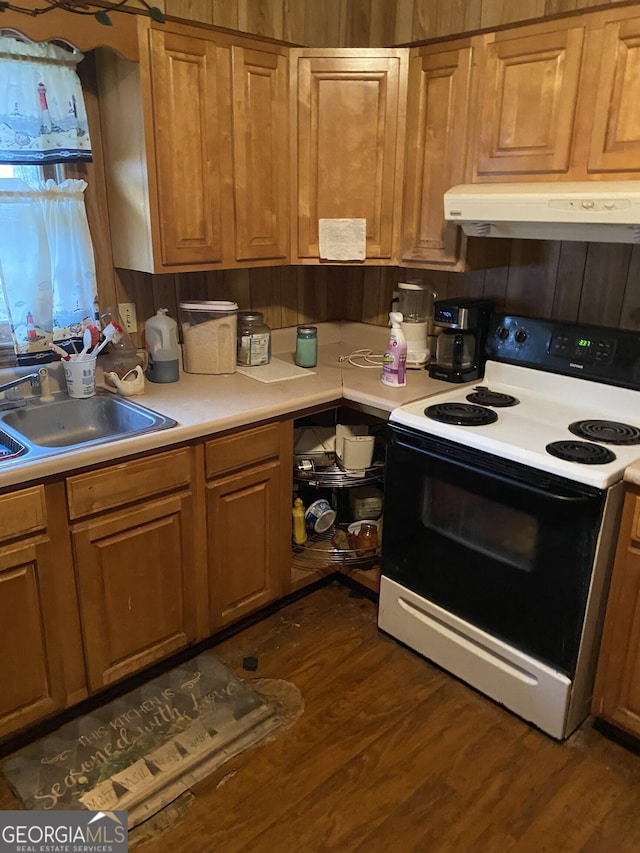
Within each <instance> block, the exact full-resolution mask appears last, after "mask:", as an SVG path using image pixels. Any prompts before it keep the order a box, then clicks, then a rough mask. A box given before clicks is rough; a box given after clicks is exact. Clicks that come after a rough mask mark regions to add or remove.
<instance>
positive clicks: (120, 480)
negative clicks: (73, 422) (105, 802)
mask: <svg viewBox="0 0 640 853" xmlns="http://www.w3.org/2000/svg"><path fill="white" fill-rule="evenodd" d="M194 453H195V451H194V449H193V448H182V449H178V450H172V451H170V452H168V453H161V454H156V455H154V456H151V457H146V458H144V459H141V460H137V461H133V462H128V463H124V464H122V465H114V466H110V467H109V468H106V469H103V470H101V471H98V472H91V473H88V474H81V475H79V476H77V477H71V478H69V480H68V499H69V512H70V516H71V518H72V524H71V537H72V543H73V553H74V561H75V570H76V580H77V585H78V595H79V600H80V617H81V622H82V631H83V638H84V647H85V655H86V665H87V676H88V681H89V687H90V689H91V690H99V689H100V688H102V687H104V686H106V685H108V684H110V683H111V682H114V681H117V680H119V679H121V678H124V677H125V676H128V675H131V674H132V673H134V672H136V671H138V670H141V669H143V668H144V667H146V666H149V665H150V664H152V663H154V662H155V661H158V660H161V659H163V658H167V657H169V656H170V655H171V654H173V653H174V652H177V651H179V650H180V649H183V648H185V647H186V646H188V645H189V644H190V643H192V642H194V641H195V640H196V639H199V638H200V636H202V635H203V634H204V633H205V632H206V629H203V628H202V626H201V625H200V624H199V614H200V613H201V612H202V611H201V608H200V605H199V602H200V601H201V599H202V596H203V588H202V586H201V582H204V560H203V558H202V555H199V554H198V550H197V542H198V539H197V537H196V535H195V528H196V525H195V523H194V498H193V490H192V480H193V479H194V472H193V464H194V463H193V455H194ZM105 503H106V504H107V506H104V504H105ZM87 513H89V517H82V518H78V520H75V516H77V515H78V514H83V515H84V516H86V514H87Z"/></svg>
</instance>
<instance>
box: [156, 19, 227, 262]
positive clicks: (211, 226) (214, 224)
mask: <svg viewBox="0 0 640 853" xmlns="http://www.w3.org/2000/svg"><path fill="white" fill-rule="evenodd" d="M149 39H150V51H151V54H150V59H151V83H152V97H153V136H154V141H155V160H156V168H155V176H154V177H155V179H156V181H157V193H158V200H157V205H158V218H159V226H160V242H161V255H162V263H163V264H166V265H168V266H170V265H182V264H198V263H217V262H220V261H221V260H222V225H221V198H222V186H221V179H220V168H219V163H220V159H221V158H220V150H219V149H220V137H219V129H218V108H219V105H218V93H217V88H216V46H215V43H214V42H213V41H209V40H207V39H205V38H195V37H193V36H190V35H183V34H179V33H174V32H171V31H170V30H167V29H165V28H161V29H160V28H159V29H151V30H149Z"/></svg>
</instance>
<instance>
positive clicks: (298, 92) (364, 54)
mask: <svg viewBox="0 0 640 853" xmlns="http://www.w3.org/2000/svg"><path fill="white" fill-rule="evenodd" d="M407 57H408V51H407V50H402V49H399V50H391V49H389V50H372V49H363V50H356V49H342V50H328V49H308V50H292V51H291V66H292V75H294V85H293V86H292V89H293V91H294V105H293V107H292V124H293V125H294V127H293V131H292V138H293V145H292V148H293V151H292V164H293V169H294V175H293V180H292V184H293V186H292V192H293V196H294V198H293V203H292V207H293V209H294V210H297V216H294V217H293V222H292V254H293V255H294V256H295V254H296V252H297V255H298V260H299V262H302V263H304V262H317V261H318V259H319V245H318V242H319V241H318V220H319V219H334V218H337V219H365V220H366V259H367V260H376V261H383V262H384V261H386V262H388V261H389V260H391V259H392V258H393V255H394V247H395V245H396V244H397V243H396V241H397V235H398V234H399V219H400V204H401V194H402V165H403V162H402V152H403V146H404V129H405V91H406V68H407Z"/></svg>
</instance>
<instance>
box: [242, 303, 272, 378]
mask: <svg viewBox="0 0 640 853" xmlns="http://www.w3.org/2000/svg"><path fill="white" fill-rule="evenodd" d="M270 361H271V329H270V328H269V326H267V324H266V323H265V321H264V314H262V313H261V312H260V311H239V312H238V354H237V362H238V364H242V365H244V366H245V367H254V366H255V365H258V364H269V362H270Z"/></svg>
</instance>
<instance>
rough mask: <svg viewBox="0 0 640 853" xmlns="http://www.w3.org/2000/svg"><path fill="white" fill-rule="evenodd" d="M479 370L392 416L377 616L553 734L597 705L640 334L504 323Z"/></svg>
mask: <svg viewBox="0 0 640 853" xmlns="http://www.w3.org/2000/svg"><path fill="white" fill-rule="evenodd" d="M486 351H487V356H488V360H487V362H486V365H485V371H484V377H483V379H482V380H480V381H477V382H475V383H473V385H471V386H469V385H467V386H455V387H452V389H451V391H447V392H444V393H442V394H437V395H435V396H433V397H429V398H427V399H425V400H422V401H418V402H414V403H410V404H408V405H405V406H401V407H400V408H398V409H396V410H394V411H393V412H392V414H391V417H390V426H389V441H388V452H387V466H386V474H385V516H384V518H385V521H384V539H383V549H382V582H381V594H380V615H379V625H380V627H381V628H382V629H383V630H385V631H387V632H388V633H389V634H391V635H392V636H395V637H397V638H398V639H400V640H401V641H403V642H404V643H406V644H407V645H409V646H410V647H412V648H414V649H415V650H416V651H419V652H420V653H422V654H423V655H425V657H427V658H429V659H430V660H432V661H434V662H435V663H437V664H439V665H440V666H442V667H443V668H444V669H448V670H449V671H451V672H452V673H453V674H455V675H457V676H458V677H460V678H462V679H463V680H465V681H467V682H468V683H470V684H471V685H472V686H474V687H476V688H477V689H479V690H481V691H482V692H484V693H486V694H487V695H489V696H491V697H492V698H494V699H496V700H497V701H498V702H501V703H502V704H504V705H505V706H506V707H508V708H510V709H511V710H513V711H514V712H515V713H517V714H519V715H520V716H522V717H524V718H525V719H527V720H529V721H530V722H532V723H534V724H535V725H537V726H539V727H540V728H541V729H543V730H544V731H546V732H547V733H549V734H551V735H552V736H554V737H556V738H563V737H566V736H567V735H568V734H569V733H570V732H571V731H573V730H574V729H575V728H576V727H577V725H579V724H580V722H582V720H584V718H585V717H586V716H587V714H588V713H589V709H590V699H591V691H592V686H593V679H594V672H595V664H596V660H597V651H598V644H599V638H600V631H601V624H602V618H603V613H604V607H605V604H606V592H607V589H608V582H609V576H610V571H611V566H612V562H613V554H614V548H615V541H616V534H617V527H618V523H619V516H620V509H621V502H622V496H623V484H622V478H623V474H624V470H625V468H626V467H627V466H628V465H630V464H631V463H632V462H635V461H636V460H638V459H640V335H637V334H635V333H633V332H625V331H620V330H617V329H607V328H602V327H589V326H582V325H577V324H576V325H572V324H566V323H556V322H551V321H544V320H536V319H530V318H524V317H515V316H511V315H498V316H496V317H495V318H494V323H493V326H492V329H491V334H490V336H489V339H488V340H487V347H486Z"/></svg>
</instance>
